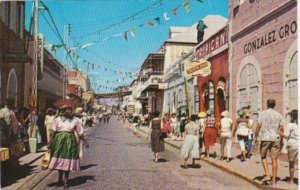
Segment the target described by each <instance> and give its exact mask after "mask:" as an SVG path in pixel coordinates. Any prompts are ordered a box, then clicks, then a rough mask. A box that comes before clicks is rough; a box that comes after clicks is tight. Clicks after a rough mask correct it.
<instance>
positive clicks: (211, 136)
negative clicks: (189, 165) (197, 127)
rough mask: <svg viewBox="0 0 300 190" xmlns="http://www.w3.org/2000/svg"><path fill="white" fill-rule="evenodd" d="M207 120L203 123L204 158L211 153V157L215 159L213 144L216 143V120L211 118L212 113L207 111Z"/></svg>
mask: <svg viewBox="0 0 300 190" xmlns="http://www.w3.org/2000/svg"><path fill="white" fill-rule="evenodd" d="M206 114H207V118H206V121H205V129H204V144H205V150H206V157H209V156H210V152H213V155H212V157H214V158H216V157H217V154H216V149H215V143H216V142H217V136H218V131H217V128H216V126H215V125H216V119H215V117H213V116H212V111H211V110H208V111H207V112H206Z"/></svg>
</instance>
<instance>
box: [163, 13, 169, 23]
mask: <svg viewBox="0 0 300 190" xmlns="http://www.w3.org/2000/svg"><path fill="white" fill-rule="evenodd" d="M164 19H165V20H166V21H169V20H170V17H168V12H165V13H164Z"/></svg>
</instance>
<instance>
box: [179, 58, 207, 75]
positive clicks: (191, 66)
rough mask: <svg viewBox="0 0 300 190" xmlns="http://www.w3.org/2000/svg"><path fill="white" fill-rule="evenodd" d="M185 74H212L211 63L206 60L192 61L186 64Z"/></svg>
mask: <svg viewBox="0 0 300 190" xmlns="http://www.w3.org/2000/svg"><path fill="white" fill-rule="evenodd" d="M184 67H185V69H184V74H185V76H202V77H206V76H208V75H210V74H211V63H210V62H208V61H206V60H197V61H191V62H189V63H185V64H184Z"/></svg>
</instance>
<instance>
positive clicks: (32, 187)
mask: <svg viewBox="0 0 300 190" xmlns="http://www.w3.org/2000/svg"><path fill="white" fill-rule="evenodd" d="M97 127H98V126H93V128H92V129H91V130H90V131H88V132H89V134H87V137H86V138H87V140H88V137H90V136H91V135H92V134H93V133H94V132H95V131H96V129H97ZM43 156H44V155H43V154H42V155H41V156H39V157H37V158H36V159H34V160H33V161H31V162H29V163H28V164H32V163H33V162H35V161H37V160H38V159H40V158H42V157H43ZM40 171H43V170H40ZM40 171H39V172H37V173H36V174H35V175H33V176H32V177H30V178H28V179H27V180H26V181H25V182H24V183H23V184H22V185H21V186H20V187H18V188H17V190H19V189H20V190H21V189H22V188H23V187H25V186H26V185H28V184H27V183H28V182H29V181H30V180H32V179H33V178H35V177H36V176H37V175H38V174H40ZM52 172H53V170H47V172H46V173H45V174H44V176H43V177H41V179H40V180H39V181H38V182H37V183H35V184H32V186H30V185H29V186H28V187H27V189H34V188H35V187H36V186H38V185H39V184H40V183H41V182H42V181H43V180H44V179H45V178H47V177H48V176H49V175H50V174H51V173H52Z"/></svg>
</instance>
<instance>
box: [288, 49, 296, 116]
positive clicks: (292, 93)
mask: <svg viewBox="0 0 300 190" xmlns="http://www.w3.org/2000/svg"><path fill="white" fill-rule="evenodd" d="M297 63H298V52H296V53H295V54H294V55H293V57H292V59H291V62H290V65H289V75H288V91H289V96H288V97H289V111H292V110H294V109H298V93H297V90H298V74H297V71H298V64H297Z"/></svg>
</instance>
